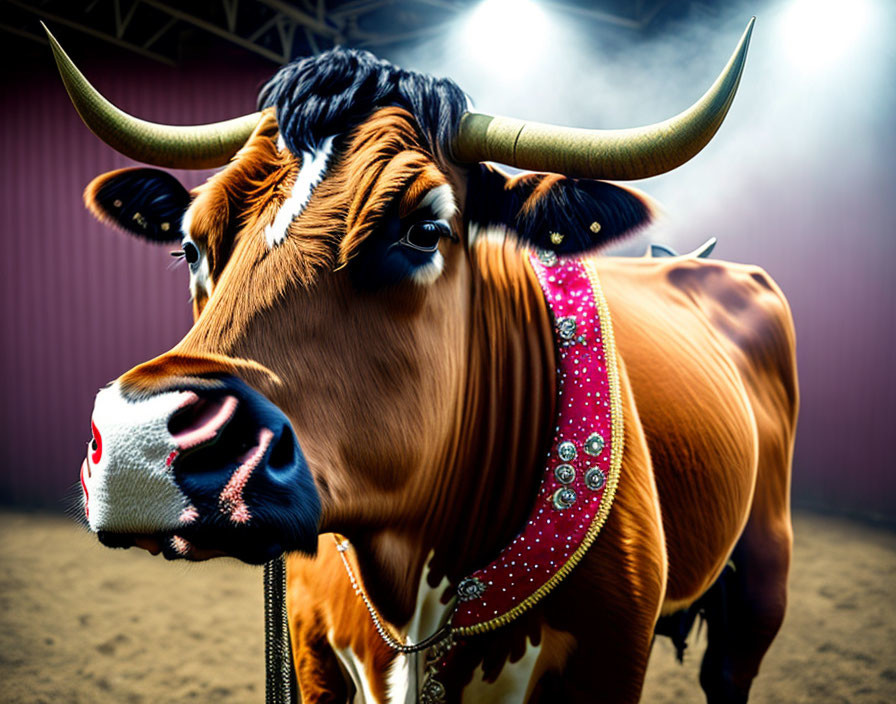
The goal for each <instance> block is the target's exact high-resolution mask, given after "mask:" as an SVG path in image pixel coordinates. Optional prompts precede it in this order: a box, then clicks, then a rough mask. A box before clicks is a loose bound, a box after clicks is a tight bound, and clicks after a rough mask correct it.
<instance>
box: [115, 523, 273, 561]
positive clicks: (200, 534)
mask: <svg viewBox="0 0 896 704" xmlns="http://www.w3.org/2000/svg"><path fill="white" fill-rule="evenodd" d="M216 533H217V532H215V534H213V532H212V531H211V530H201V529H199V530H192V531H189V532H187V531H185V530H183V529H179V530H176V531H160V532H155V533H119V532H114V531H103V530H101V531H98V532H97V538H98V539H99V541H100V543H102V544H103V545H105V546H106V547H108V548H122V549H127V548H134V547H136V548H141V549H143V550H146V551H147V552H148V553H150V554H151V555H162V556H163V557H164V558H165V559H166V560H187V561H189V562H204V561H206V560H210V559H212V558H215V557H233V558H236V559H238V560H242V561H243V562H248V563H250V564H259V565H260V564H263V563H265V562H268V561H269V560H272V559H273V558H275V557H277V556H278V555H279V554H281V553H282V552H283V549H282V547H281V546H280V545H279V544H276V543H272V544H267V545H265V544H259V543H258V542H257V541H256V540H253V541H252V542H251V544H250V543H249V542H248V541H234V539H233V536H230V537H229V538H228V539H226V540H223V541H222V539H221V536H220V535H218V534H216ZM222 542H225V543H226V544H227V549H224V548H223V547H221V546H220V543H222Z"/></svg>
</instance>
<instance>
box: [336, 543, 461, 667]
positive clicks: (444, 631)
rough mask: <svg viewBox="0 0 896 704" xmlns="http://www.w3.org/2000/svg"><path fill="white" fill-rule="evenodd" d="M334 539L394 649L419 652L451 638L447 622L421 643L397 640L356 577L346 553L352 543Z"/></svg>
mask: <svg viewBox="0 0 896 704" xmlns="http://www.w3.org/2000/svg"><path fill="white" fill-rule="evenodd" d="M333 540H335V541H336V549H337V550H338V551H339V557H341V558H342V564H343V565H345V571H346V572H347V573H348V578H349V581H350V582H351V583H352V589H354V591H355V594H357V595H358V596H359V597H361V601H363V602H364V606H366V607H367V611H368V613H369V614H370V620H371V621H373V626H374V628H376V632H377V633H379V635H380V638H382V639H383V641H384V642H385V643H386V645H388V646H389V647H390V648H392V650H397V651H398V652H399V653H419V652H421V651H423V650H427V649H429V648H431V647H432V646H433V645H435V644H436V643H441V642H442V641H444V640H446V639H450V638H451V626H450V624H449V623H446V624H445V625H444V626H442V627H441V628H440V629H439V630H438V631H436V632H435V633H433V634H432V635H431V636H429V637H428V638H425V639H424V640H421V641H420V642H419V643H411V644H406V643H402V642H401V641H399V640H397V639H396V638H395V637H394V636H393V635H392V634H391V633H389V630H388V629H387V628H386V625H385V624H384V623H383V620H382V619H381V618H380V615H379V612H377V610H376V607H375V606H374V605H373V604H372V603H371V602H370V599H369V598H368V596H367V592H365V591H364V589H362V588H361V585H360V584H359V583H358V580H357V579H355V573H354V571H353V570H352V566H351V565H350V564H349V562H348V557H346V555H345V553H346V552H347V551H348V549H349V547H350V546H351V544H350V543H349V542H348V540H346V539H344V538H343V539H342V540H341V541H340V540H339V539H338V538H336V536H335V535H334V536H333Z"/></svg>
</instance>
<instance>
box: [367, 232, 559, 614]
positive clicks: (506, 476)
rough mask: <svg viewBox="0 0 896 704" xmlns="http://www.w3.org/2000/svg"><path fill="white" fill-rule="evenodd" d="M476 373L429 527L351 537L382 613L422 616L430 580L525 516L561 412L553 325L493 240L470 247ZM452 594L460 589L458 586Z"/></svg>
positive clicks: (523, 266) (480, 551) (447, 573)
mask: <svg viewBox="0 0 896 704" xmlns="http://www.w3.org/2000/svg"><path fill="white" fill-rule="evenodd" d="M470 258H471V265H472V278H471V282H470V306H469V310H470V316H471V317H470V326H469V330H470V337H469V344H468V346H467V349H468V359H467V373H466V378H465V384H464V386H463V388H461V389H459V390H458V391H459V398H458V400H457V404H458V409H459V411H458V414H457V427H456V429H455V431H454V433H452V437H455V438H457V442H456V444H454V445H453V446H452V447H449V448H447V449H446V451H445V453H444V458H443V460H442V462H441V463H440V466H439V467H438V468H437V470H436V471H435V472H434V474H433V475H432V476H433V477H434V486H433V488H432V490H431V491H429V492H428V493H427V495H428V496H429V497H430V503H429V505H428V506H427V510H425V511H421V515H424V516H425V517H426V519H425V522H424V524H423V525H421V526H415V527H414V529H413V530H410V531H406V532H398V531H395V530H388V531H386V530H384V531H379V532H376V533H373V534H367V535H363V536H352V543H353V544H354V546H355V548H356V551H355V554H356V557H357V560H358V567H359V569H360V573H361V579H362V581H363V584H364V587H365V589H366V591H367V593H368V594H369V596H370V598H371V600H372V601H373V603H374V604H375V605H376V607H377V609H378V610H379V611H380V613H381V614H382V615H383V617H384V618H385V619H386V620H387V621H389V622H391V623H393V624H403V623H406V622H407V621H408V620H409V619H410V618H411V616H412V614H413V612H414V608H415V601H416V598H417V593H418V584H419V580H420V579H421V575H423V574H424V572H425V574H426V578H427V579H428V581H429V584H430V585H431V586H434V585H436V584H439V583H440V582H441V581H442V579H443V578H445V577H447V579H448V580H449V582H451V583H452V584H454V585H456V584H457V583H458V581H459V580H460V579H462V578H463V577H464V576H465V575H467V574H469V573H471V572H472V571H473V570H474V569H476V568H477V567H480V566H482V565H484V564H487V563H488V562H489V561H490V560H492V559H494V558H495V557H496V556H497V555H498V554H499V553H500V551H501V549H502V548H503V547H504V546H506V545H507V544H508V543H510V542H511V540H512V539H513V538H514V536H515V535H517V533H519V531H520V530H521V529H522V527H523V526H524V525H525V523H526V519H527V517H528V516H529V514H530V512H531V510H532V506H533V504H534V501H535V497H536V494H537V491H538V486H539V481H540V476H541V473H542V471H543V464H544V456H545V452H546V448H547V445H548V443H549V442H550V436H551V429H552V427H551V426H552V420H553V418H554V413H555V403H556V399H555V395H556V383H557V382H556V378H555V369H556V364H555V350H554V341H553V333H552V323H551V319H550V316H549V313H548V311H547V309H546V307H545V304H544V298H543V294H542V292H541V288H540V286H539V283H538V279H537V277H536V275H535V273H534V271H533V269H532V266H531V264H530V263H529V261H528V256H527V254H526V253H525V252H524V251H522V250H520V249H519V248H518V247H517V246H516V245H514V244H511V243H504V242H494V241H490V240H484V241H482V243H481V244H478V245H476V246H474V248H473V250H472V252H471V254H470ZM452 593H453V591H452Z"/></svg>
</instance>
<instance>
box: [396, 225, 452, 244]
mask: <svg viewBox="0 0 896 704" xmlns="http://www.w3.org/2000/svg"><path fill="white" fill-rule="evenodd" d="M443 237H447V238H449V239H451V240H453V241H457V238H456V236H455V235H454V233H453V232H452V231H451V226H450V225H449V224H448V223H447V222H445V221H444V220H418V221H417V222H414V223H411V225H409V226H408V228H407V230H405V233H404V237H402V238H401V239H400V240H399V241H398V244H400V245H402V246H404V247H408V248H409V249H414V250H416V251H418V252H435V251H436V250H437V249H438V247H439V240H440V239H442V238H443Z"/></svg>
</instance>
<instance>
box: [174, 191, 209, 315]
mask: <svg viewBox="0 0 896 704" xmlns="http://www.w3.org/2000/svg"><path fill="white" fill-rule="evenodd" d="M192 224H193V209H192V208H187V212H185V213H184V216H183V218H182V220H181V223H180V231H181V234H183V239H182V240H181V245H183V243H184V242H192V243H193V244H194V245H195V246H196V249H197V250H198V251H199V262H198V266H197V268H196V270H195V271H194V270H193V267H192V266H189V269H190V296H191V297H192V298H193V300H196V297H197V296H198V295H199V292H200V289H201V290H202V293H204V294H205V297H206V298H211V295H212V287H213V286H212V281H211V274H210V273H209V270H208V257H207V256H205V252H203V251H202V247H200V246H199V245H198V244H196V242H195V241H194V240H193V236H192V235H191V234H190V228H191V226H192Z"/></svg>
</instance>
